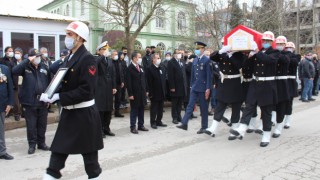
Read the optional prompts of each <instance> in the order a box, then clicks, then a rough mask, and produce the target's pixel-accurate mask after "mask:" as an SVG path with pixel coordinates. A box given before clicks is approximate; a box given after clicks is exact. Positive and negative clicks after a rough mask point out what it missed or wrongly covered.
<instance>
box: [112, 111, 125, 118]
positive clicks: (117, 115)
mask: <svg viewBox="0 0 320 180" xmlns="http://www.w3.org/2000/svg"><path fill="white" fill-rule="evenodd" d="M114 117H121V118H123V117H124V115H122V114H120V113H119V112H117V113H115V114H114Z"/></svg>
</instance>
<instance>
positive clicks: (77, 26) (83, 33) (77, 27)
mask: <svg viewBox="0 0 320 180" xmlns="http://www.w3.org/2000/svg"><path fill="white" fill-rule="evenodd" d="M66 30H69V31H72V32H74V33H76V34H78V35H79V36H80V37H82V38H83V39H84V40H85V41H88V38H89V28H88V26H87V25H86V24H85V23H83V22H80V21H74V22H72V23H70V24H69V25H68V27H67V28H66Z"/></svg>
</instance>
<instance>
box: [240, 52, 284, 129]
mask: <svg viewBox="0 0 320 180" xmlns="http://www.w3.org/2000/svg"><path fill="white" fill-rule="evenodd" d="M279 53H280V52H279V51H278V50H275V49H273V48H272V47H270V48H268V49H267V50H265V51H264V50H261V51H259V52H258V53H257V54H255V55H254V56H253V57H252V58H250V60H251V63H252V66H253V75H254V80H253V81H252V82H251V83H250V85H249V89H248V94H247V99H246V107H245V109H244V112H243V114H242V117H241V121H240V123H242V124H246V125H248V124H249V122H250V119H251V117H252V115H253V114H254V112H255V111H256V108H257V106H260V109H261V112H262V120H263V131H271V126H272V122H271V111H272V109H273V106H274V105H275V104H276V103H277V87H276V82H275V76H276V66H277V61H278V58H279Z"/></svg>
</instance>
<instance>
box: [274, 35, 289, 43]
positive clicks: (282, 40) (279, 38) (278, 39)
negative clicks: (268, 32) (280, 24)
mask: <svg viewBox="0 0 320 180" xmlns="http://www.w3.org/2000/svg"><path fill="white" fill-rule="evenodd" d="M286 43H287V38H286V37H284V36H278V37H277V38H276V44H286Z"/></svg>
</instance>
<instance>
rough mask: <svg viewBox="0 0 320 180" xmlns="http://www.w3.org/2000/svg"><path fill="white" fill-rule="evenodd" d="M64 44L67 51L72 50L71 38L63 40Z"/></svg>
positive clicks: (72, 41)
mask: <svg viewBox="0 0 320 180" xmlns="http://www.w3.org/2000/svg"><path fill="white" fill-rule="evenodd" d="M64 43H65V45H66V48H67V49H72V48H74V39H73V38H71V37H66V38H65V39H64Z"/></svg>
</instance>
